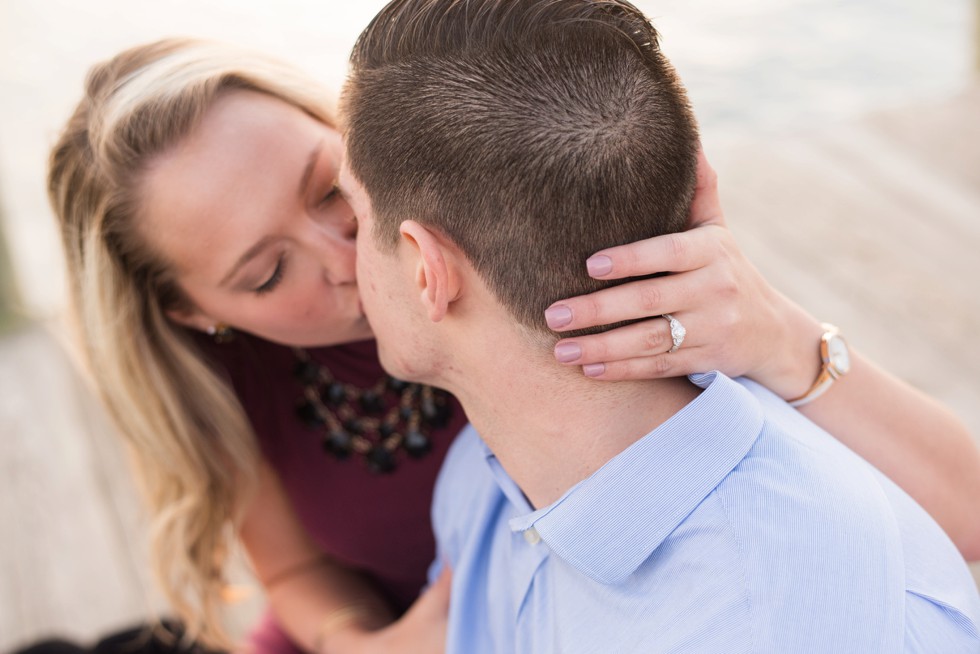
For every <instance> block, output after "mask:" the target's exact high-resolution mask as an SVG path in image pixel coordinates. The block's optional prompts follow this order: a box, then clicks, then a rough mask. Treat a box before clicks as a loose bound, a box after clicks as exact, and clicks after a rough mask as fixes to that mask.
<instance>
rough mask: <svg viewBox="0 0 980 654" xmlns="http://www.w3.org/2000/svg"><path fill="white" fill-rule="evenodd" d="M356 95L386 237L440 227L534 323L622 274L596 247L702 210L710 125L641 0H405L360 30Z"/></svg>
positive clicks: (350, 130)
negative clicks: (695, 206) (596, 263)
mask: <svg viewBox="0 0 980 654" xmlns="http://www.w3.org/2000/svg"><path fill="white" fill-rule="evenodd" d="M343 109H344V114H345V121H346V125H345V129H346V138H347V151H348V157H349V167H350V170H351V172H352V173H353V174H354V176H355V177H357V178H358V180H359V181H360V182H361V184H362V185H363V186H364V188H365V190H366V191H367V193H368V195H369V197H370V198H371V203H372V206H373V212H374V219H375V233H374V234H373V236H374V237H375V239H376V242H377V244H378V246H379V247H381V248H382V249H390V248H394V245H395V244H396V243H397V239H398V227H399V225H400V223H401V222H402V221H403V220H406V219H413V220H416V221H418V222H420V223H422V224H424V225H426V226H427V227H429V228H434V229H436V230H437V231H439V232H441V233H442V234H443V235H445V236H446V237H448V238H449V239H450V240H451V241H452V242H453V243H455V244H456V245H457V246H458V247H459V248H460V250H461V251H462V252H463V253H464V254H465V255H466V256H467V257H468V258H469V260H470V262H471V264H472V265H473V267H474V269H475V270H476V271H477V272H478V273H479V274H480V275H481V276H482V277H483V279H484V281H485V282H486V284H487V286H488V287H489V288H490V289H491V291H492V292H493V293H494V294H495V295H496V297H497V298H498V299H499V301H500V302H501V304H502V305H504V306H506V307H507V308H508V309H509V310H510V311H511V313H512V314H513V315H514V317H515V318H516V319H517V320H518V321H519V322H520V323H521V324H523V325H525V326H528V327H531V328H532V329H534V330H537V331H548V330H547V326H546V324H545V322H544V317H543V314H544V310H545V308H547V307H548V305H550V304H551V303H553V302H554V301H556V300H559V299H562V298H566V297H570V296H573V295H578V294H581V293H587V292H591V291H594V290H596V289H598V288H601V287H603V286H607V285H609V283H602V282H597V281H595V280H591V279H590V278H589V277H588V276H587V275H586V272H585V265H584V262H585V259H586V258H587V257H588V256H589V255H591V254H592V253H593V252H595V251H596V250H598V249H601V248H605V247H610V246H613V245H620V244H623V243H628V242H632V241H636V240H640V239H643V238H648V237H651V236H657V235H660V234H665V233H668V232H676V231H680V230H682V229H684V227H685V225H686V222H687V216H688V210H689V207H690V202H691V198H692V196H693V192H694V183H695V171H696V162H697V147H698V136H697V128H696V125H695V121H694V118H693V116H692V113H691V110H690V107H689V105H688V102H687V98H686V94H685V92H684V89H683V87H682V86H681V84H680V82H679V80H678V78H677V76H676V74H675V73H674V70H673V68H672V67H671V65H670V63H669V62H668V61H667V59H666V57H664V55H663V53H662V52H661V51H660V48H659V43H658V34H657V32H656V30H655V29H654V27H653V26H652V25H651V24H650V23H649V21H647V19H646V18H645V17H644V16H643V15H642V13H640V11H639V10H637V9H636V8H635V7H633V6H632V5H631V4H629V3H628V2H623V1H622V0H607V1H598V0H596V1H592V0H395V1H394V2H391V3H389V4H388V5H387V6H386V7H385V8H384V9H383V10H382V11H381V13H379V14H378V15H377V17H375V19H374V20H373V21H372V22H371V24H370V25H369V26H368V27H367V29H366V30H365V31H364V32H363V33H362V34H361V36H360V38H359V39H358V41H357V44H356V45H355V47H354V51H353V54H352V56H351V76H350V78H349V81H348V83H347V86H346V89H345V92H344V102H343ZM549 333H550V332H549Z"/></svg>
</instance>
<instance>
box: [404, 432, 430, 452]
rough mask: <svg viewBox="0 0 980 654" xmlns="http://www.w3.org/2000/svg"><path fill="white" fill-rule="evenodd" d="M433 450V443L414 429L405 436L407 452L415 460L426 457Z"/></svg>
mask: <svg viewBox="0 0 980 654" xmlns="http://www.w3.org/2000/svg"><path fill="white" fill-rule="evenodd" d="M431 449H432V441H430V440H429V438H428V437H427V436H426V435H425V434H423V433H422V432H420V431H415V430H414V429H413V430H411V431H409V432H408V433H406V434H405V451H406V452H408V455H409V456H410V457H412V458H414V459H417V458H419V457H422V456H425V455H426V454H428V453H429V450H431Z"/></svg>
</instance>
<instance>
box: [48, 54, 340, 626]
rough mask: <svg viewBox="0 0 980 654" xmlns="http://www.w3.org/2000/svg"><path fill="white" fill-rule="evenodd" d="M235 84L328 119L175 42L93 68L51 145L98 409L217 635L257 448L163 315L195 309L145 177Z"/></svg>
mask: <svg viewBox="0 0 980 654" xmlns="http://www.w3.org/2000/svg"><path fill="white" fill-rule="evenodd" d="M229 89H251V90H255V91H259V92H262V93H266V94H268V95H271V96H274V97H276V98H279V99H281V100H283V101H285V102H287V103H290V104H292V105H294V106H297V107H299V108H301V109H303V110H304V111H306V112H307V113H309V114H310V115H312V116H313V117H314V118H316V119H318V120H320V121H322V122H324V123H326V124H333V123H332V120H331V117H330V116H329V114H328V112H327V107H328V106H329V99H328V98H327V97H326V96H325V95H324V94H323V91H322V87H321V86H320V85H319V84H318V83H316V82H315V81H312V80H311V79H309V78H307V77H306V76H304V75H302V74H301V73H299V72H298V71H296V70H295V69H293V68H291V67H289V66H286V65H283V64H280V63H278V62H277V61H275V60H273V59H270V58H268V57H265V56H262V55H258V54H255V53H250V52H246V51H241V50H238V49H235V48H231V47H228V46H225V45H221V44H216V43H210V42H205V41H196V40H188V39H168V40H164V41H159V42H156V43H151V44H148V45H143V46H138V47H135V48H132V49H129V50H126V51H124V52H121V53H119V54H118V55H116V56H115V57H113V58H112V59H110V60H108V61H106V62H103V63H101V64H98V65H96V66H94V67H93V68H92V69H91V70H90V71H89V75H88V79H87V82H86V87H85V94H84V97H83V98H82V100H81V102H79V104H78V106H77V107H76V109H75V111H74V114H73V115H72V116H71V118H70V119H69V121H68V123H67V125H66V127H65V130H64V132H63V134H62V135H61V137H60V139H59V140H58V142H57V144H56V145H55V146H54V148H53V150H52V152H51V157H50V161H49V171H48V193H49V196H50V200H51V203H52V206H53V208H54V211H55V213H56V214H57V216H58V219H59V223H60V227H61V233H62V238H63V244H64V248H65V252H66V256H67V264H68V273H69V290H70V301H71V305H70V315H71V316H72V318H73V322H74V325H73V327H74V328H75V332H76V334H77V336H78V339H79V341H80V345H81V350H82V355H83V360H84V361H85V363H86V364H87V366H88V368H89V373H90V375H91V377H92V378H93V379H94V381H95V384H96V387H97V389H98V392H99V395H100V396H101V399H102V401H103V402H104V404H105V405H106V407H107V408H108V411H109V414H110V415H111V417H112V418H113V419H114V421H115V423H116V425H117V426H118V428H119V429H120V430H121V432H122V434H123V435H124V437H125V438H126V441H127V442H128V444H129V445H130V446H131V449H132V451H133V453H134V455H135V457H134V458H135V462H136V468H137V473H138V474H137V476H138V479H139V482H140V484H141V486H142V488H143V490H144V491H145V494H146V498H147V501H148V503H149V505H150V509H151V514H152V522H151V558H152V561H153V568H154V573H155V576H156V577H157V580H158V581H159V583H160V584H161V586H162V588H163V590H164V592H165V594H166V595H167V597H168V599H169V600H170V601H171V603H172V605H173V607H174V609H175V610H176V611H177V613H178V614H179V615H180V616H181V618H182V619H184V620H185V622H186V623H187V625H188V629H189V632H190V634H191V635H193V636H196V637H199V638H201V639H202V640H203V641H205V642H207V643H211V644H218V645H227V644H228V642H229V641H228V638H227V635H226V634H225V632H224V630H223V629H222V627H221V620H220V609H221V605H222V601H221V593H222V590H223V588H224V582H223V570H224V565H225V561H226V558H227V552H228V546H229V544H230V542H229V539H230V538H232V529H230V527H231V526H234V525H237V524H238V521H239V520H240V518H241V514H242V511H243V506H244V504H245V498H247V497H248V496H249V494H250V492H251V490H252V489H253V487H254V480H255V475H256V468H257V462H258V449H257V445H256V440H255V437H254V434H253V432H252V429H251V427H250V425H249V422H248V419H247V417H246V415H245V412H244V411H243V409H242V407H241V405H240V403H239V402H238V399H237V398H236V396H235V394H234V392H233V391H232V389H231V388H230V386H229V385H228V384H227V383H226V382H225V381H224V380H223V379H221V378H220V377H219V376H218V375H216V374H215V372H214V371H213V370H212V369H211V368H210V367H209V365H208V364H207V363H206V361H205V360H204V359H203V357H202V355H201V352H200V351H199V350H198V349H197V348H196V347H195V345H194V343H193V342H192V340H191V339H190V338H189V336H188V334H187V333H186V332H185V331H184V330H183V329H182V328H180V327H177V326H176V325H174V324H173V323H172V322H171V321H170V320H168V318H167V316H166V312H167V310H170V309H180V308H186V307H187V305H188V302H187V300H186V299H185V297H184V296H183V294H182V293H181V291H180V289H179V287H178V286H177V284H176V282H175V280H174V277H173V274H172V272H171V270H170V267H169V266H168V265H167V263H166V262H165V261H162V260H161V258H160V257H159V256H157V255H156V254H155V253H154V252H152V251H151V250H150V248H149V247H147V244H146V243H144V242H143V241H142V240H141V239H140V238H139V232H138V230H137V228H136V222H137V220H136V219H137V217H138V214H139V197H138V188H139V181H140V176H141V174H142V173H143V171H144V170H145V169H146V167H147V165H148V164H149V163H150V162H151V161H152V160H153V158H154V157H156V156H158V155H160V154H161V153H163V152H165V151H166V150H168V149H169V148H171V147H173V146H174V145H175V144H176V143H178V142H179V141H180V140H181V139H183V138H184V137H185V136H186V135H187V134H188V133H189V132H190V131H191V130H192V129H193V128H194V127H195V125H196V124H197V123H198V122H199V120H200V119H201V117H202V116H203V115H204V114H205V112H206V111H207V110H208V108H209V107H210V106H211V105H212V104H213V103H214V102H215V100H216V98H217V97H218V96H219V95H220V94H221V93H222V92H223V91H227V90H229Z"/></svg>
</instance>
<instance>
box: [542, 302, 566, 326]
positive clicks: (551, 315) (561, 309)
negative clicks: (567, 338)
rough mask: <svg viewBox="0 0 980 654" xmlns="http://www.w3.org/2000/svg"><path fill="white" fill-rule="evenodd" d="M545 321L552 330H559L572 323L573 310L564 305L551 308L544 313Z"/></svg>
mask: <svg viewBox="0 0 980 654" xmlns="http://www.w3.org/2000/svg"><path fill="white" fill-rule="evenodd" d="M544 319H545V321H547V323H548V326H549V327H551V328H552V329H559V328H561V327H564V326H565V325H567V324H568V323H570V322H572V310H571V309H569V308H568V307H566V306H565V305H564V304H559V305H558V306H555V307H551V308H550V309H548V310H547V311H545V312H544Z"/></svg>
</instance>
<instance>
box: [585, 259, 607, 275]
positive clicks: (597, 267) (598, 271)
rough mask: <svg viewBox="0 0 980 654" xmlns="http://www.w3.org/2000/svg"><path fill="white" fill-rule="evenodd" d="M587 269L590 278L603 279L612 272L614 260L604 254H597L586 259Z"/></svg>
mask: <svg viewBox="0 0 980 654" xmlns="http://www.w3.org/2000/svg"><path fill="white" fill-rule="evenodd" d="M585 267H586V268H587V269H588V271H589V276H590V277H603V276H605V275H608V274H609V273H611V272H612V259H610V258H609V257H607V256H606V255H604V254H597V255H595V256H594V257H589V258H588V259H586V261H585Z"/></svg>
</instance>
